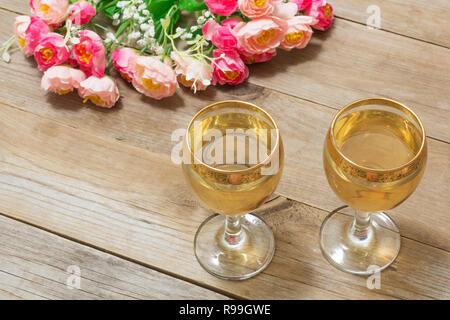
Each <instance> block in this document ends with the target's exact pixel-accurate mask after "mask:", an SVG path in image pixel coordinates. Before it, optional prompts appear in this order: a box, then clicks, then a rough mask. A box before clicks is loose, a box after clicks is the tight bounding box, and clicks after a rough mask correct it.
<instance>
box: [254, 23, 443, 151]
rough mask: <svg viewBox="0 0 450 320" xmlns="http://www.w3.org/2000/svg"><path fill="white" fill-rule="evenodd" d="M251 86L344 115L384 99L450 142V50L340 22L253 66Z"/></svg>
mask: <svg viewBox="0 0 450 320" xmlns="http://www.w3.org/2000/svg"><path fill="white" fill-rule="evenodd" d="M248 81H249V82H251V83H254V84H258V85H261V86H264V87H268V88H272V89H275V90H278V91H280V92H283V93H287V94H290V95H293V96H296V97H299V98H302V99H306V100H309V101H313V102H316V103H319V104H323V105H326V106H330V107H333V108H336V109H340V108H342V107H343V106H345V105H347V104H349V103H350V102H352V101H354V100H358V99H361V98H367V97H370V96H384V97H388V98H392V99H394V100H398V101H401V102H403V103H405V104H406V105H408V106H410V107H411V108H412V109H413V110H414V111H415V112H416V113H417V114H418V115H419V117H420V118H421V119H422V121H423V123H424V126H425V128H426V129H427V133H428V134H429V135H430V136H431V137H435V138H438V139H440V140H443V141H447V142H450V132H449V130H448V122H449V121H450V104H449V101H450V90H448V88H449V87H450V50H449V49H447V48H443V47H439V46H435V45H432V44H429V43H424V42H421V41H418V40H414V39H409V38H406V37H403V36H400V35H396V34H392V33H388V32H384V31H382V30H369V29H367V28H366V27H365V26H363V25H360V24H356V23H353V22H349V21H344V20H337V21H336V23H335V25H334V26H333V28H331V29H330V30H328V31H327V32H326V33H320V34H319V33H316V34H315V36H313V38H312V40H311V42H310V44H309V45H308V46H307V47H306V48H305V49H302V50H294V51H290V52H284V51H282V50H279V52H278V56H277V57H276V58H274V59H272V60H271V61H269V62H266V63H262V64H258V65H254V66H252V68H251V69H250V77H249V80H248Z"/></svg>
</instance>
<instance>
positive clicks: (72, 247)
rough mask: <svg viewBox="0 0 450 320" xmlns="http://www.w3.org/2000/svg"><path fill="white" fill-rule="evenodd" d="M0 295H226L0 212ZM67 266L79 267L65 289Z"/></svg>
mask: <svg viewBox="0 0 450 320" xmlns="http://www.w3.org/2000/svg"><path fill="white" fill-rule="evenodd" d="M0 243H2V245H1V246H0V299H52V300H54V299H185V300H190V299H228V298H227V297H226V296H223V295H221V294H218V293H216V292H213V291H210V290H207V289H204V288H201V287H199V286H196V285H194V284H191V283H188V282H185V281H182V280H179V279H176V278H173V277H170V276H167V275H165V274H162V273H160V272H157V271H154V270H151V269H149V268H145V267H143V266H140V265H138V264H135V263H132V262H129V261H126V260H123V259H120V258H117V257H115V256H112V255H110V254H107V253H104V252H101V251H99V250H95V249H92V248H90V247H87V246H84V245H81V244H79V243H76V242H73V241H70V240H67V239H64V238H61V237H58V236H56V235H54V234H51V233H48V232H45V231H43V230H39V229H37V228H35V227H32V226H29V225H26V224H24V223H21V222H18V221H14V220H12V219H9V218H6V217H4V216H0ZM69 266H77V267H79V268H80V271H81V280H80V288H79V289H76V288H73V289H70V288H69V287H68V286H67V279H68V277H69V276H70V275H72V273H69V272H68V271H67V269H68V267H69Z"/></svg>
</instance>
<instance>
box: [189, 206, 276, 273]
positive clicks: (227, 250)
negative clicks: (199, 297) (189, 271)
mask: <svg viewBox="0 0 450 320" xmlns="http://www.w3.org/2000/svg"><path fill="white" fill-rule="evenodd" d="M241 225H242V230H243V232H244V237H243V241H242V243H240V244H239V245H236V246H231V245H229V244H228V243H226V242H225V240H224V232H225V216H224V215H220V214H216V215H213V216H211V217H209V218H208V219H206V220H205V221H204V222H203V223H202V224H201V226H200V227H199V229H198V231H197V234H196V235H195V241H194V251H195V256H196V257H197V260H198V262H199V263H200V265H201V266H202V267H203V268H204V269H205V270H206V271H208V272H209V273H210V274H212V275H214V276H216V277H218V278H221V279H226V280H244V279H248V278H251V277H253V276H255V275H256V274H258V273H260V272H261V271H263V270H264V269H265V268H266V267H267V266H268V265H269V263H270V261H272V258H273V254H274V252H275V239H274V236H273V233H272V230H271V229H270V227H269V226H268V225H267V224H266V223H265V222H264V220H262V219H261V218H259V217H257V216H255V215H252V214H245V215H242V216H241Z"/></svg>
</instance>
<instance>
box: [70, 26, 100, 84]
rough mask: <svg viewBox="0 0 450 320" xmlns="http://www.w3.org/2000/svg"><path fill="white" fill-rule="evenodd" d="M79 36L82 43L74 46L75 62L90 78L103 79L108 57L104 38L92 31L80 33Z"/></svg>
mask: <svg viewBox="0 0 450 320" xmlns="http://www.w3.org/2000/svg"><path fill="white" fill-rule="evenodd" d="M78 35H79V36H80V42H79V43H77V44H76V45H74V46H73V53H74V58H75V60H76V61H77V62H78V64H79V65H80V68H81V70H83V71H84V72H85V73H86V74H87V75H88V76H90V75H94V76H96V77H97V78H101V77H103V75H104V74H105V67H106V57H105V47H104V46H103V40H102V38H100V36H99V35H98V34H96V33H95V32H94V31H91V30H81V31H78Z"/></svg>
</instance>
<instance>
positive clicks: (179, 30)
mask: <svg viewBox="0 0 450 320" xmlns="http://www.w3.org/2000/svg"><path fill="white" fill-rule="evenodd" d="M185 32H186V30H185V29H184V28H181V27H177V28H176V29H175V33H185Z"/></svg>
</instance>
